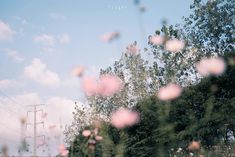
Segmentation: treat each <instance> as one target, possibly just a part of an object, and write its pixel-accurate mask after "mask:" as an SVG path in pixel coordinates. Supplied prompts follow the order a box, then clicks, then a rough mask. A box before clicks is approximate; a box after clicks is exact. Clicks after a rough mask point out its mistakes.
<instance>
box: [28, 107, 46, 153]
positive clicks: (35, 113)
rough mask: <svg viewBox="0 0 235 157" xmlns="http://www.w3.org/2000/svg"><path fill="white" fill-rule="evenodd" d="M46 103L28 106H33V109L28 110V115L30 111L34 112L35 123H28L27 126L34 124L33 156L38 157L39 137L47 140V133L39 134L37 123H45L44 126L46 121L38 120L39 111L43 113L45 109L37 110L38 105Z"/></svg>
mask: <svg viewBox="0 0 235 157" xmlns="http://www.w3.org/2000/svg"><path fill="white" fill-rule="evenodd" d="M42 105H44V104H39V105H28V107H33V111H28V112H27V117H28V115H29V113H30V112H33V114H34V121H33V124H32V123H26V127H27V125H33V156H34V157H36V156H37V155H36V154H37V138H38V137H44V140H45V135H37V125H40V124H43V127H44V122H43V121H41V122H37V113H38V112H42V113H43V110H37V107H38V106H42ZM29 138H32V137H29Z"/></svg>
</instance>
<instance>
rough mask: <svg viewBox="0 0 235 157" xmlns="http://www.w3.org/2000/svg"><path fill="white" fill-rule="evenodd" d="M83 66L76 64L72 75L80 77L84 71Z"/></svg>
mask: <svg viewBox="0 0 235 157" xmlns="http://www.w3.org/2000/svg"><path fill="white" fill-rule="evenodd" d="M85 69H86V68H85V67H84V66H78V67H75V68H74V69H73V70H72V75H73V76H77V77H82V76H83V74H84V72H85Z"/></svg>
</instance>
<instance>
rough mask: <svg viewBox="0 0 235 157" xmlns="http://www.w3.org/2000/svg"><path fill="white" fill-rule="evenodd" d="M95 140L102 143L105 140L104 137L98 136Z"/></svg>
mask: <svg viewBox="0 0 235 157" xmlns="http://www.w3.org/2000/svg"><path fill="white" fill-rule="evenodd" d="M95 140H96V141H102V140H103V137H102V136H96V137H95Z"/></svg>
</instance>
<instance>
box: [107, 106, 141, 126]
mask: <svg viewBox="0 0 235 157" xmlns="http://www.w3.org/2000/svg"><path fill="white" fill-rule="evenodd" d="M138 121H139V114H138V113H137V112H134V111H130V110H128V109H119V110H117V111H116V112H114V113H113V114H112V115H111V124H112V125H113V126H114V127H116V128H119V129H121V128H124V127H128V126H132V125H134V124H136V123H137V122H138Z"/></svg>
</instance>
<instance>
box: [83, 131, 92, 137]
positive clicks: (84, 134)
mask: <svg viewBox="0 0 235 157" xmlns="http://www.w3.org/2000/svg"><path fill="white" fill-rule="evenodd" d="M82 135H83V136H85V137H88V136H90V135H91V131H90V130H83V131H82Z"/></svg>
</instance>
